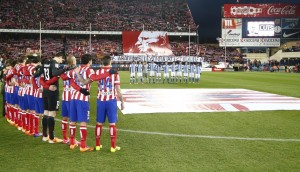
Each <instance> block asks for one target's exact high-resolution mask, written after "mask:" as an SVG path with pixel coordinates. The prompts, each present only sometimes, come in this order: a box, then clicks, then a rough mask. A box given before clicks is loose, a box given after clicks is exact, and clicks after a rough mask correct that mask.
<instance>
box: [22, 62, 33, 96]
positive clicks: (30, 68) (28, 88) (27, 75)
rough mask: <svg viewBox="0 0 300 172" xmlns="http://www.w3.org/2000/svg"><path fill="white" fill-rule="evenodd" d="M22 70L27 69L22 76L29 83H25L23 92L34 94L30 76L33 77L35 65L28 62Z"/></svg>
mask: <svg viewBox="0 0 300 172" xmlns="http://www.w3.org/2000/svg"><path fill="white" fill-rule="evenodd" d="M24 70H27V71H26V72H24V74H25V76H24V77H25V79H26V80H27V81H29V83H27V84H26V92H25V94H27V95H30V96H33V95H34V89H33V86H32V83H31V81H32V78H33V75H34V72H35V65H32V64H30V65H28V66H25V67H24ZM27 72H28V73H27Z"/></svg>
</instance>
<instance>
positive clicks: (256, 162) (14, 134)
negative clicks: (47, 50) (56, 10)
mask: <svg viewBox="0 0 300 172" xmlns="http://www.w3.org/2000/svg"><path fill="white" fill-rule="evenodd" d="M120 75H121V82H122V85H121V87H122V88H123V89H125V88H126V89H130V88H153V89H159V88H170V89H171V88H246V89H251V90H258V91H264V92H269V93H275V94H281V95H286V96H293V97H299V98H300V75H299V74H286V73H250V72H249V73H245V72H238V73H235V72H232V73H231V72H226V73H204V74H203V75H202V76H201V84H199V85H196V84H165V85H163V84H144V85H140V84H138V85H129V77H128V76H129V73H128V72H121V73H120ZM96 86H97V85H96V84H93V85H92V98H91V122H90V125H92V126H93V125H94V124H95V110H96V107H95V102H96V99H95V98H96V97H95V95H96V89H97V88H96ZM59 114H60V113H58V118H60V115H59ZM117 126H118V128H119V129H124V130H134V131H147V132H160V133H172V134H186V135H207V136H228V137H243V138H245V137H247V138H276V139H298V140H299V139H300V133H299V131H300V112H299V111H255V112H224V113H220V112H218V113H170V114H168V113H163V114H160V113H156V114H146V115H145V114H144V115H139V114H136V115H126V116H123V115H121V113H120V112H119V122H118V124H117ZM106 127H107V125H106ZM88 132H89V133H88V145H91V146H93V145H94V131H93V129H92V128H89V129H88ZM56 135H57V136H59V137H60V136H61V131H60V122H57V123H56ZM78 135H79V131H78V128H77V138H78V139H79V136H78ZM0 136H1V137H0V165H1V166H0V171H299V170H300V158H299V155H300V149H299V147H300V142H276V141H247V140H224V139H209V138H189V137H176V136H163V135H151V134H142V133H132V132H126V131H122V130H120V131H118V139H117V142H118V145H119V146H121V148H122V149H121V151H119V152H116V153H114V154H113V153H110V152H109V147H110V140H109V136H108V130H104V133H103V137H102V139H101V140H102V144H103V146H104V148H103V150H101V151H100V152H91V153H80V152H79V150H78V149H77V150H74V151H71V150H69V149H68V146H66V145H62V144H55V145H50V144H48V143H44V142H42V141H41V140H40V139H39V138H31V137H28V136H25V135H24V134H23V133H21V132H19V131H17V130H16V129H15V128H14V127H11V126H9V125H8V124H7V122H5V120H4V118H1V119H0Z"/></svg>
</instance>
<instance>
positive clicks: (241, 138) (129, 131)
mask: <svg viewBox="0 0 300 172" xmlns="http://www.w3.org/2000/svg"><path fill="white" fill-rule="evenodd" d="M55 120H56V121H60V122H61V120H60V119H55ZM87 127H89V128H95V126H92V125H87ZM103 129H105V130H108V128H107V127H103ZM117 131H121V132H127V133H137V134H147V135H160V136H172V137H186V138H203V139H221V140H245V141H270V142H300V139H280V138H251V137H231V136H207V135H190V134H175V133H162V132H149V131H136V130H126V129H119V128H118V129H117Z"/></svg>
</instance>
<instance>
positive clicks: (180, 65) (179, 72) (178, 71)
mask: <svg viewBox="0 0 300 172" xmlns="http://www.w3.org/2000/svg"><path fill="white" fill-rule="evenodd" d="M176 75H177V77H176V83H177V82H178V80H179V81H180V83H181V80H182V62H181V61H180V62H179V64H178V66H177V73H176Z"/></svg>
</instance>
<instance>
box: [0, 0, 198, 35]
mask: <svg viewBox="0 0 300 172" xmlns="http://www.w3.org/2000/svg"><path fill="white" fill-rule="evenodd" d="M0 9H1V10H0V28H2V29H39V28H40V26H39V23H40V22H41V23H42V29H43V30H81V31H86V30H90V23H91V26H92V30H94V31H122V30H142V29H145V30H149V31H157V30H159V31H168V32H187V31H188V30H189V26H190V28H191V31H193V32H195V31H196V29H197V28H196V24H195V22H194V20H193V18H192V15H191V12H190V10H189V8H188V5H187V3H186V1H185V0H150V1H149V0H114V1H110V0H101V1H99V0H27V1H23V0H13V1H12V0H2V1H1V3H0Z"/></svg>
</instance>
